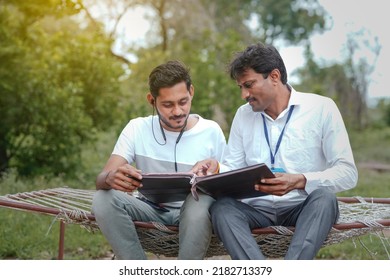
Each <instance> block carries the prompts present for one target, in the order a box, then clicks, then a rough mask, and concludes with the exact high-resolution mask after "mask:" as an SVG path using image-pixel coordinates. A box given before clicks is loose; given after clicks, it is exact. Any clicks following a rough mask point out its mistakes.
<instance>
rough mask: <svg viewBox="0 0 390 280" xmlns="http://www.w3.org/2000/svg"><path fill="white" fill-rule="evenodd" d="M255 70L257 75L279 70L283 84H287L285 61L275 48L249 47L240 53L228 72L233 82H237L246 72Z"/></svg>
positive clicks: (265, 74) (259, 45) (269, 46)
mask: <svg viewBox="0 0 390 280" xmlns="http://www.w3.org/2000/svg"><path fill="white" fill-rule="evenodd" d="M248 69H253V70H254V71H255V72H256V73H259V74H263V76H264V77H265V78H266V77H267V76H268V74H269V73H270V72H271V71H272V70H274V69H278V70H279V72H280V74H281V81H282V83H283V84H286V83H287V71H286V66H285V65H284V62H283V59H282V57H281V56H280V54H279V52H278V51H277V50H276V48H275V47H273V46H271V45H264V44H262V43H257V44H254V45H250V46H248V47H247V48H246V49H245V50H244V51H242V52H238V53H237V54H236V56H235V57H234V59H233V60H232V62H231V63H230V65H229V69H228V71H229V72H230V77H231V78H232V79H233V80H237V78H238V77H240V76H241V75H242V74H244V72H245V71H247V70H248Z"/></svg>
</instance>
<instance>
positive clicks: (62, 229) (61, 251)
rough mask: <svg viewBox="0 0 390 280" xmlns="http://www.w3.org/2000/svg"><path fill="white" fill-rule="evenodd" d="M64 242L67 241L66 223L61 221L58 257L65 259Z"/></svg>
mask: <svg viewBox="0 0 390 280" xmlns="http://www.w3.org/2000/svg"><path fill="white" fill-rule="evenodd" d="M64 242H65V223H64V222H63V221H60V238H59V245H58V259H59V260H63V259H64Z"/></svg>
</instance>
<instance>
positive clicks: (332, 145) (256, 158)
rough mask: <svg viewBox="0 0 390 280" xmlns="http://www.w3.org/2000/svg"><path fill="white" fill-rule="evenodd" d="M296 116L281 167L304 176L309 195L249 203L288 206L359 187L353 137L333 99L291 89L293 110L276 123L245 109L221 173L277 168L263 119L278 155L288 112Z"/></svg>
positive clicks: (278, 159)
mask: <svg viewBox="0 0 390 280" xmlns="http://www.w3.org/2000/svg"><path fill="white" fill-rule="evenodd" d="M292 105H294V111H293V112H292V115H291V118H290V120H289V122H288V123H287V125H286V128H285V131H284V135H283V138H282V140H281V143H280V147H279V150H278V152H277V153H276V155H275V167H276V168H283V169H284V170H285V171H286V173H291V174H303V175H304V176H305V177H306V179H307V182H306V187H305V191H302V190H300V191H298V190H294V191H291V192H289V193H288V194H286V195H284V196H281V197H279V196H273V195H268V196H262V197H257V198H250V199H245V200H243V201H244V202H246V203H248V204H250V205H252V206H254V207H256V205H260V204H261V205H264V206H271V207H278V206H288V205H293V204H297V203H298V202H300V201H302V200H304V199H305V198H306V196H307V195H308V193H310V192H312V191H313V190H315V189H317V188H327V189H329V190H330V191H332V192H335V193H336V192H340V191H343V190H347V189H351V188H353V187H355V186H356V183H357V178H358V173H357V169H356V166H355V162H354V158H353V154H352V149H351V146H350V142H349V137H348V134H347V131H346V128H345V125H344V122H343V119H342V116H341V114H340V111H339V110H338V108H337V106H336V104H335V103H334V101H333V100H332V99H330V98H328V97H324V96H320V95H316V94H311V93H301V92H297V91H295V90H294V89H291V96H290V100H289V104H288V107H287V108H286V109H285V110H284V111H283V112H282V113H281V114H280V115H279V116H278V117H277V119H275V120H273V119H272V118H271V117H269V116H268V115H267V114H266V113H264V112H253V110H252V107H251V106H250V105H249V104H245V105H242V106H241V107H240V108H239V109H238V110H237V112H236V115H235V117H234V120H233V123H232V126H231V130H230V135H229V141H228V146H227V149H226V150H225V154H224V156H223V161H222V165H221V172H224V171H227V170H233V169H237V168H241V167H245V166H250V165H254V164H258V163H265V164H267V165H268V166H269V167H271V158H270V148H269V146H268V144H267V141H266V137H265V133H264V125H263V119H262V116H261V114H263V115H264V117H265V120H266V128H267V131H268V136H269V142H270V146H271V149H272V153H275V148H276V143H277V141H278V139H279V136H280V133H281V131H282V129H283V127H284V125H285V123H286V119H287V115H288V110H289V109H290V106H292Z"/></svg>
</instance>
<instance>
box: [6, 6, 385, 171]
mask: <svg viewBox="0 0 390 280" xmlns="http://www.w3.org/2000/svg"><path fill="white" fill-rule="evenodd" d="M136 7H143V8H144V9H147V10H148V11H150V12H151V14H152V15H153V16H150V17H149V18H148V19H149V21H150V30H149V31H148V32H147V34H146V38H145V42H146V43H145V44H143V45H142V46H140V45H136V44H126V43H123V42H124V41H125V39H126V38H123V34H122V33H121V32H119V31H118V30H117V29H118V24H119V22H120V21H121V20H122V18H123V17H124V16H125V15H126V12H127V11H129V10H130V9H134V8H136ZM96 10H98V11H104V13H102V12H100V13H97V12H93V11H96ZM327 20H329V17H328V15H327V14H326V12H325V11H324V9H323V8H322V7H321V6H320V5H319V4H318V2H317V1H316V0H295V1H290V0H281V1H277V2H275V1H270V0H257V1H254V0H251V1H245V0H241V1H222V0H217V1H204V0H187V1H182V0H143V1H136V0H134V1H129V0H127V1H125V0H122V1H108V0H107V1H97V0H84V1H82V0H46V1H45V0H31V1H21V0H9V1H4V0H1V1H0V41H1V45H0V59H1V67H0V94H1V99H0V118H1V125H0V170H1V171H3V172H4V171H6V170H7V169H8V168H16V170H17V171H18V173H19V174H20V175H22V176H34V175H42V174H46V175H48V174H53V175H55V176H58V175H60V174H66V176H70V177H72V176H74V175H75V173H76V171H79V170H80V167H81V165H80V164H81V160H80V159H81V158H80V157H81V152H82V151H81V147H82V145H81V144H83V143H90V144H91V145H93V143H94V142H95V141H96V137H97V136H98V135H99V132H102V131H109V130H112V131H119V130H120V129H121V128H122V127H123V125H124V124H125V123H126V122H127V120H128V119H130V118H133V117H135V116H144V115H147V114H150V113H151V110H150V107H149V105H148V104H147V103H146V102H145V94H146V93H147V90H148V88H147V77H148V74H149V72H150V71H151V69H152V68H153V67H155V66H156V65H158V64H160V63H162V62H165V61H167V60H168V59H179V60H182V61H183V62H184V63H186V64H187V65H188V66H189V67H190V68H191V73H192V77H193V82H194V85H195V88H196V98H195V100H194V103H193V112H196V113H199V114H201V115H203V116H204V117H206V118H212V119H215V120H217V121H218V122H219V123H220V125H221V126H222V128H223V129H224V131H225V132H226V135H227V134H228V131H229V125H230V123H231V121H232V118H233V116H234V112H235V110H236V108H237V107H238V106H239V105H241V104H242V103H243V101H242V100H241V99H240V98H239V95H238V92H237V90H236V85H235V83H234V82H232V81H231V80H230V79H229V77H228V75H227V74H226V66H227V64H228V62H229V60H230V59H231V57H232V55H233V54H234V52H236V51H239V50H242V49H243V48H245V46H247V45H248V44H251V43H254V42H257V41H262V42H266V43H272V44H275V45H276V46H282V45H289V46H292V45H300V46H305V48H306V60H307V63H306V65H305V67H304V68H302V69H297V70H296V75H297V76H298V78H299V79H298V80H299V81H300V82H299V83H298V84H294V86H295V87H296V88H297V89H298V90H303V91H313V92H317V93H319V94H323V95H327V96H330V97H332V98H333V99H334V100H336V102H337V103H338V105H339V106H340V109H341V112H342V113H343V115H344V118H345V122H346V124H347V126H348V127H349V128H350V129H364V128H366V127H368V126H372V125H377V123H375V124H373V123H372V122H371V121H372V120H371V119H369V114H368V112H367V110H368V108H367V100H366V99H367V97H366V95H367V86H368V83H369V74H370V73H371V72H372V70H373V67H374V66H373V65H368V63H367V61H364V60H360V61H357V62H356V61H353V59H352V57H353V53H354V52H355V51H356V50H357V49H358V48H359V47H360V46H359V44H358V43H357V42H358V40H357V38H358V37H359V36H358V35H356V36H355V37H353V36H351V38H350V42H348V46H349V53H350V58H348V59H347V61H345V63H343V64H332V65H321V64H319V63H317V62H316V61H315V58H314V54H313V53H312V51H311V49H310V43H309V39H310V36H312V35H313V34H315V33H319V32H323V31H324V30H326V28H327V26H328V25H327ZM249 23H250V24H249ZM118 42H122V43H121V46H122V47H121V49H120V50H119V51H118V50H114V49H115V48H114V46H115V44H118ZM365 47H367V46H365ZM368 47H370V48H371V50H372V52H373V53H374V54H378V53H379V51H380V46H379V45H378V43H376V44H374V45H371V46H368ZM130 55H131V57H132V59H130V58H129V57H130ZM377 109H380V110H381V114H382V115H381V116H378V117H379V119H377V120H376V121H378V122H380V123H381V125H385V126H386V125H388V124H389V122H390V121H389V118H390V117H389V110H390V109H389V104H388V101H383V102H381V103H380V106H379V107H378V108H377Z"/></svg>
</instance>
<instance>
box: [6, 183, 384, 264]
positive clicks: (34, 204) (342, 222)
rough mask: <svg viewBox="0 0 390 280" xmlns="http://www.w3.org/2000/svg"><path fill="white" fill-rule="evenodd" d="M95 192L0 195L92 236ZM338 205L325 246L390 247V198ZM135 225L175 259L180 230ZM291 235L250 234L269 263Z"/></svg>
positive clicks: (277, 231) (217, 246)
mask: <svg viewBox="0 0 390 280" xmlns="http://www.w3.org/2000/svg"><path fill="white" fill-rule="evenodd" d="M94 193H95V190H84V189H74V188H68V187H62V188H53V189H45V190H37V191H31V192H22V193H16V194H7V195H4V196H0V206H2V207H7V208H12V209H18V210H24V211H29V212H35V213H41V214H47V215H52V216H54V217H55V219H57V220H59V221H60V222H61V223H62V224H78V225H80V226H82V227H84V228H85V229H87V230H89V231H98V230H99V227H98V225H97V223H96V221H95V217H94V216H93V214H92V213H91V203H92V197H93V194H94ZM338 200H339V207H340V218H339V221H338V223H337V224H335V225H334V226H333V228H332V230H331V232H330V233H329V235H328V238H327V239H326V241H325V243H324V245H323V246H327V245H331V244H336V243H339V242H342V241H344V240H346V239H349V238H353V237H358V236H361V235H365V234H368V233H374V234H376V235H377V236H378V237H379V238H382V240H383V243H384V245H385V246H386V244H387V246H389V245H388V244H389V240H388V237H386V236H384V235H383V234H382V232H383V230H386V229H390V199H389V198H361V197H343V198H342V197H339V198H338ZM135 224H136V226H137V231H138V234H139V238H140V241H141V243H142V245H143V247H144V249H145V251H147V252H150V253H153V254H155V255H164V256H166V257H177V254H178V246H179V237H178V227H176V226H169V225H163V224H160V223H155V222H138V221H136V222H135ZM293 232H294V228H286V227H281V226H276V227H268V228H262V229H254V230H253V231H252V233H253V235H254V237H255V239H256V241H257V243H258V244H259V246H260V247H261V249H262V251H263V253H264V255H266V256H267V257H269V258H281V257H283V256H284V255H285V253H286V251H287V248H288V246H289V243H290V239H291V236H292V234H293ZM62 234H64V233H62ZM62 239H63V238H62ZM62 246H63V244H62ZM60 247H61V244H60ZM221 255H227V252H226V251H225V249H224V247H223V244H221V242H220V241H219V240H218V238H217V237H216V236H215V235H213V236H212V240H211V243H210V247H209V250H208V252H207V255H206V257H214V256H221ZM60 257H61V256H59V258H60ZM389 258H390V256H389Z"/></svg>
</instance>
